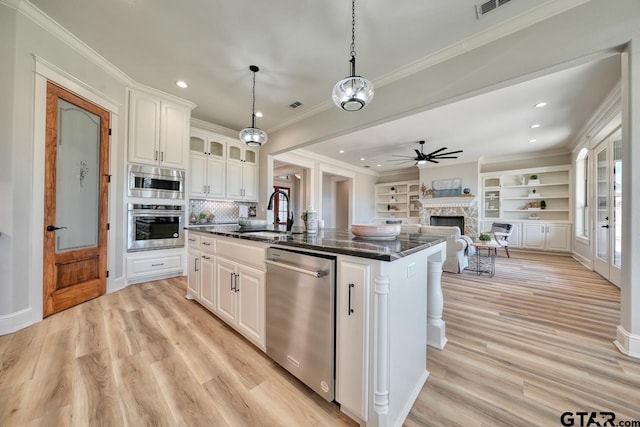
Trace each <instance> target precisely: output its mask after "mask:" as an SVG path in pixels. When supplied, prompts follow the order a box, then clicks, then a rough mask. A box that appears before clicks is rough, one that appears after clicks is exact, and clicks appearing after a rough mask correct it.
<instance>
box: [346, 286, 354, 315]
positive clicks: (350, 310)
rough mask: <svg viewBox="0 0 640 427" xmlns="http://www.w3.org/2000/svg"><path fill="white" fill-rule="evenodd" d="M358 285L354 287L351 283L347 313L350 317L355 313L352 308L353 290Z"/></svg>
mask: <svg viewBox="0 0 640 427" xmlns="http://www.w3.org/2000/svg"><path fill="white" fill-rule="evenodd" d="M355 286H356V285H354V284H353V283H349V311H348V312H347V314H348V315H349V316H351V314H352V313H353V308H351V290H352V289H353V288H354V287H355Z"/></svg>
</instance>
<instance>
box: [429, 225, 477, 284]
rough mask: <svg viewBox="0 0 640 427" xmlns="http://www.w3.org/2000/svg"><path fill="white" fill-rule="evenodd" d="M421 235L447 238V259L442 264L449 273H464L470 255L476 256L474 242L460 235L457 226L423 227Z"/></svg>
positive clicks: (443, 268)
mask: <svg viewBox="0 0 640 427" xmlns="http://www.w3.org/2000/svg"><path fill="white" fill-rule="evenodd" d="M420 233H423V234H430V235H434V236H446V237H447V259H446V260H445V262H444V263H443V264H442V270H443V271H446V272H449V273H462V271H463V270H464V269H465V268H467V266H468V265H469V259H468V256H469V255H473V254H475V248H474V247H473V246H471V243H472V242H473V240H471V239H470V238H469V237H467V236H464V235H462V233H460V228H458V227H456V226H452V227H447V226H438V225H423V226H421V227H420Z"/></svg>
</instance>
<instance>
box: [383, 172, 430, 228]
mask: <svg viewBox="0 0 640 427" xmlns="http://www.w3.org/2000/svg"><path fill="white" fill-rule="evenodd" d="M419 200H420V184H419V183H418V181H401V182H389V183H385V184H376V186H375V203H376V208H375V209H376V210H375V220H376V221H377V222H384V221H386V220H387V219H400V220H402V222H404V223H409V222H417V221H418V219H419V217H420V207H421V205H420V201H419Z"/></svg>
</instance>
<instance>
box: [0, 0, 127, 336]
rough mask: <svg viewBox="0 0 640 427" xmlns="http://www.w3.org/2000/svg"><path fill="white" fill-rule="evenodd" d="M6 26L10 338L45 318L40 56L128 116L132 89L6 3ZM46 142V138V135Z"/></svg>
mask: <svg viewBox="0 0 640 427" xmlns="http://www.w3.org/2000/svg"><path fill="white" fill-rule="evenodd" d="M0 28H1V29H0V35H1V39H2V41H0V56H1V57H2V58H3V61H2V62H3V64H2V65H0V73H3V74H4V76H6V77H8V78H9V79H8V80H5V79H2V81H1V82H0V85H2V86H6V90H5V87H3V90H2V94H3V96H2V100H0V108H7V103H8V104H9V105H10V111H7V112H6V113H7V114H5V111H3V114H1V115H0V132H2V134H1V136H2V138H0V139H1V141H0V144H1V146H2V155H1V156H0V170H1V172H0V196H2V200H3V206H7V205H8V206H9V208H8V210H7V209H2V210H0V215H2V216H1V217H0V218H1V219H2V224H3V225H2V226H3V227H6V229H3V230H0V231H2V236H0V245H2V246H0V248H2V249H8V250H7V251H6V252H5V250H2V252H3V253H8V255H2V256H1V258H0V272H3V273H4V274H2V276H1V278H0V320H2V321H4V322H0V323H1V324H0V332H2V331H5V332H6V331H8V330H11V329H16V328H17V327H20V326H24V323H25V322H26V323H31V322H33V321H37V320H39V318H41V316H42V307H41V306H33V307H32V306H31V305H32V301H33V298H34V296H35V294H36V293H40V295H41V292H42V281H41V275H42V258H41V257H40V256H37V254H38V248H40V253H41V248H42V238H43V235H42V233H43V224H42V223H40V222H38V221H37V219H38V218H41V216H42V205H41V203H42V200H43V199H44V194H43V193H42V192H40V193H34V188H35V189H36V191H42V190H41V189H42V187H43V185H42V184H43V183H42V180H43V179H44V171H43V170H42V168H41V167H40V164H39V163H38V162H37V161H36V160H35V159H38V158H43V157H42V156H43V153H42V147H35V146H34V143H35V142H34V127H37V126H36V125H37V124H36V123H34V120H35V119H34V117H35V115H34V110H36V107H37V105H36V104H35V100H34V97H35V88H34V87H35V85H34V82H35V73H34V70H35V61H34V57H33V55H36V56H38V57H40V58H42V59H44V60H45V61H46V62H48V63H50V64H51V65H52V66H54V67H56V68H57V69H59V70H61V71H62V72H63V73H64V74H65V77H66V78H67V79H69V80H70V81H74V82H75V83H77V84H79V85H83V86H84V87H86V88H89V89H91V90H93V91H94V92H95V93H99V94H101V95H102V96H104V97H105V98H107V99H109V100H110V101H111V102H112V103H113V104H115V105H117V106H119V107H120V110H121V114H122V115H123V114H124V112H125V100H126V92H125V87H126V85H125V84H124V83H123V82H122V81H121V80H119V79H118V78H115V77H113V76H112V75H111V74H109V73H108V72H106V71H105V70H104V69H102V68H101V67H100V66H98V65H97V64H96V63H94V62H92V61H91V60H89V59H88V58H87V57H86V56H84V55H83V54H81V53H80V52H79V51H78V50H75V49H73V48H71V47H70V46H69V45H67V44H65V43H64V42H63V41H62V40H60V39H59V38H57V37H55V36H53V35H52V34H51V33H49V32H47V31H45V30H44V29H43V28H42V27H40V26H38V25H36V24H35V23H34V22H33V21H31V19H30V18H28V17H27V16H25V15H24V14H22V13H15V12H14V11H13V10H12V9H10V8H7V7H6V6H4V5H2V4H0ZM11 33H13V35H12V34H11ZM12 40H13V43H12ZM5 59H7V62H5ZM12 59H13V60H14V61H15V63H14V64H13V69H14V74H13V76H11V74H10V73H7V70H6V68H5V66H6V64H7V63H9V66H11V60H12ZM116 123H118V124H119V125H118V126H117V127H116V128H114V130H115V131H116V134H114V135H113V136H112V138H111V153H112V159H111V160H112V161H111V165H112V170H111V173H112V175H113V180H112V184H111V187H110V191H111V192H112V194H111V195H110V203H111V202H113V204H115V206H110V208H113V209H110V211H112V212H117V214H116V218H110V222H111V225H112V227H111V232H110V244H111V248H110V254H111V256H110V259H109V266H110V278H109V280H110V281H118V280H122V281H123V277H122V276H123V274H124V271H123V267H122V258H123V250H124V245H123V243H124V235H125V231H124V228H123V227H124V219H123V216H124V213H123V206H122V203H123V200H124V195H123V187H122V185H123V184H122V182H123V181H122V179H119V177H122V176H124V147H123V145H124V141H125V138H124V131H125V126H124V121H123V120H120V121H119V120H117V117H116ZM40 125H42V124H40ZM40 128H41V129H42V127H40ZM39 137H40V139H43V136H42V135H39ZM4 163H6V164H4ZM114 166H115V169H114V168H113V167H114ZM38 189H40V190H38ZM5 233H6V235H5ZM18 236H19V237H18ZM7 242H9V243H7ZM34 254H36V255H34ZM16 313H19V314H20V315H21V316H22V317H20V320H19V322H22V323H21V324H15V322H18V321H14V320H12V319H11V317H12V316H13V315H15V314H16ZM25 313H26V315H24V314H25ZM3 316H4V319H3ZM12 322H13V323H12Z"/></svg>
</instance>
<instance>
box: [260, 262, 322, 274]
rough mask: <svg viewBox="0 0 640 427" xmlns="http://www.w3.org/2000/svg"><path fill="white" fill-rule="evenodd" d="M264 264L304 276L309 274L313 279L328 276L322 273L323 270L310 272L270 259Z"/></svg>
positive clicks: (297, 266)
mask: <svg viewBox="0 0 640 427" xmlns="http://www.w3.org/2000/svg"><path fill="white" fill-rule="evenodd" d="M264 262H265V263H267V264H270V265H275V266H277V267H282V268H284V269H287V270H291V271H295V272H298V273H302V274H307V275H309V276H313V277H316V278H318V277H322V276H324V275H326V273H325V272H324V271H322V270H309V269H306V268H304V267H301V266H299V265H296V264H289V263H287V262H282V261H273V260H270V259H266V260H265V261H264Z"/></svg>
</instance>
